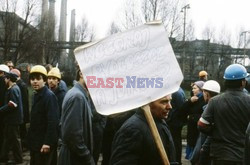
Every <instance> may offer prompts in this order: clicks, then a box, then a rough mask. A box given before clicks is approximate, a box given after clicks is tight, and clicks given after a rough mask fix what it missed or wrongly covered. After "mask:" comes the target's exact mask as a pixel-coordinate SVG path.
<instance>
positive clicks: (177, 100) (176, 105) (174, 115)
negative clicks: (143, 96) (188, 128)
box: [166, 87, 185, 164]
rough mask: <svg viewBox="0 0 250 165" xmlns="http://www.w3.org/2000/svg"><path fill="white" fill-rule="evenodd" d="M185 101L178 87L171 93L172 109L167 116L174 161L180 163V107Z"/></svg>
mask: <svg viewBox="0 0 250 165" xmlns="http://www.w3.org/2000/svg"><path fill="white" fill-rule="evenodd" d="M184 102H185V93H184V91H183V90H182V88H181V87H180V88H179V90H178V91H176V92H175V93H173V94H172V100H171V105H172V109H171V110H170V112H169V114H168V118H167V120H166V121H167V124H168V126H169V130H170V132H171V135H172V137H173V141H174V146H175V149H176V161H177V162H178V163H179V164H181V153H182V137H181V130H182V127H183V125H184V122H183V121H182V119H181V117H180V108H181V106H182V105H183V104H184Z"/></svg>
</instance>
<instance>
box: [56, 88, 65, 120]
mask: <svg viewBox="0 0 250 165" xmlns="http://www.w3.org/2000/svg"><path fill="white" fill-rule="evenodd" d="M53 92H54V94H55V95H56V98H57V101H58V106H59V119H60V118H61V113H62V103H63V99H64V96H65V95H66V92H67V91H65V89H63V88H62V87H61V86H58V87H57V88H56V90H55V91H53Z"/></svg>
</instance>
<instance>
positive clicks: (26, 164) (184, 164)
mask: <svg viewBox="0 0 250 165" xmlns="http://www.w3.org/2000/svg"><path fill="white" fill-rule="evenodd" d="M185 147H186V142H183V143H182V165H191V163H190V162H189V161H188V160H186V159H185V158H184V157H185ZM10 156H11V155H10ZM23 160H24V162H23V163H22V164H19V165H29V160H30V155H29V152H28V151H26V152H24V153H23ZM101 160H102V157H100V159H99V162H98V165H101ZM0 165H5V164H4V163H0Z"/></svg>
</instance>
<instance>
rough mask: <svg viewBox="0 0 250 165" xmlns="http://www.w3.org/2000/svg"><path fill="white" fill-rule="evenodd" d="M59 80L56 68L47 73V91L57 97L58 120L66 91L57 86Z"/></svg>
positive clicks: (59, 76)
mask: <svg viewBox="0 0 250 165" xmlns="http://www.w3.org/2000/svg"><path fill="white" fill-rule="evenodd" d="M60 80H61V73H60V70H59V69H58V68H52V69H51V70H50V71H49V73H48V86H49V89H50V90H51V91H53V92H54V94H55V95H56V97H57V100H58V105H59V118H60V117H61V111H62V102H63V98H64V96H65V94H66V91H65V90H64V89H63V88H62V87H61V86H59V83H60Z"/></svg>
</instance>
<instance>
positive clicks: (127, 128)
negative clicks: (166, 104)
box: [110, 109, 175, 165]
mask: <svg viewBox="0 0 250 165" xmlns="http://www.w3.org/2000/svg"><path fill="white" fill-rule="evenodd" d="M155 124H156V127H157V129H158V131H159V134H160V137H161V140H162V143H163V146H164V148H165V151H166V153H167V156H168V159H169V162H175V148H174V144H173V140H172V136H171V134H170V131H169V130H168V128H167V125H166V123H165V121H164V120H159V119H155ZM110 164H112V165H128V164H138V165H158V164H159V165H160V164H163V163H162V160H161V156H160V154H159V151H158V150H157V147H156V144H155V141H154V139H153V137H152V134H151V131H150V128H149V126H148V123H147V121H146V118H145V116H144V114H143V111H142V110H141V109H139V110H137V112H136V114H134V115H133V116H132V117H130V118H129V119H128V120H127V121H126V122H125V123H124V124H123V125H122V127H121V128H120V129H119V131H118V132H117V133H116V135H115V137H114V141H113V145H112V154H111V159H110Z"/></svg>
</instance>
